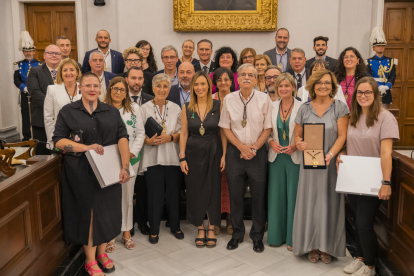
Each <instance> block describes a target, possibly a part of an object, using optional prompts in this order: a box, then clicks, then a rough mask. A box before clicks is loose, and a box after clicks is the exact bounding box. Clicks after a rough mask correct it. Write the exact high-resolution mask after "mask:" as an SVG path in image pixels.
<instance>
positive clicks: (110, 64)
mask: <svg viewBox="0 0 414 276" xmlns="http://www.w3.org/2000/svg"><path fill="white" fill-rule="evenodd" d="M95 41H96V43H97V44H98V48H96V49H93V50H90V51H88V52H86V53H85V57H84V59H83V64H82V74H84V73H86V72H89V71H91V67H90V66H89V55H90V54H91V53H92V52H93V51H100V52H101V53H102V54H103V56H104V60H105V64H104V71H106V72H110V73H114V74H119V73H122V72H124V68H125V63H124V59H123V58H122V54H121V53H120V52H118V51H115V50H113V49H112V50H111V49H110V48H109V44H110V43H111V36H110V35H109V33H108V31H106V30H100V31H99V32H98V33H97V34H96V38H95Z"/></svg>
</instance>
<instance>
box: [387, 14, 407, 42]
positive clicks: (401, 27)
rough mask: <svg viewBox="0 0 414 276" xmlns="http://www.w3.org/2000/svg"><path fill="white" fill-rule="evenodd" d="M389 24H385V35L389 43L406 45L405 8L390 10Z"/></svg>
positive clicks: (388, 15)
mask: <svg viewBox="0 0 414 276" xmlns="http://www.w3.org/2000/svg"><path fill="white" fill-rule="evenodd" d="M386 16H387V22H388V24H387V25H385V24H384V27H385V28H384V33H385V37H386V39H387V42H388V43H404V36H405V21H406V9H405V8H392V9H388V12H387V14H386Z"/></svg>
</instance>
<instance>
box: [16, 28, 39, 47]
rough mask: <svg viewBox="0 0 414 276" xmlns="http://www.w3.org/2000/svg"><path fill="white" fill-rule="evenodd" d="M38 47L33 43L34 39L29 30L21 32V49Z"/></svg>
mask: <svg viewBox="0 0 414 276" xmlns="http://www.w3.org/2000/svg"><path fill="white" fill-rule="evenodd" d="M35 49H36V47H35V46H34V44H33V39H32V37H31V36H30V34H29V32H28V31H22V32H21V33H20V42H19V51H33V50H35Z"/></svg>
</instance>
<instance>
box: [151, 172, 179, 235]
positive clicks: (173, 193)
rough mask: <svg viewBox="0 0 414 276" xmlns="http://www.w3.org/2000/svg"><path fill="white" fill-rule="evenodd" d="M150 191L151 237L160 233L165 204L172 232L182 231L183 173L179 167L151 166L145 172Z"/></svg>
mask: <svg viewBox="0 0 414 276" xmlns="http://www.w3.org/2000/svg"><path fill="white" fill-rule="evenodd" d="M145 177H146V180H147V189H148V219H149V224H150V228H151V235H158V234H159V233H160V223H161V216H162V211H163V207H164V199H165V204H166V206H167V212H168V221H169V222H170V229H171V231H172V232H177V231H180V191H181V185H182V173H181V169H180V167H179V166H161V165H156V166H151V167H148V169H147V171H146V172H145Z"/></svg>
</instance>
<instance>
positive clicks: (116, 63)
mask: <svg viewBox="0 0 414 276" xmlns="http://www.w3.org/2000/svg"><path fill="white" fill-rule="evenodd" d="M96 50H98V48H96V49H93V50H90V51H87V52H86V53H85V57H84V58H83V64H82V74H84V73H86V72H89V71H91V66H90V65H89V56H90V54H91V53H92V52H93V51H96ZM124 68H125V63H124V59H123V58H122V54H121V53H120V52H118V51H115V50H113V49H111V69H112V73H114V74H115V75H116V74H119V73H122V72H124ZM105 77H106V76H105Z"/></svg>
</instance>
